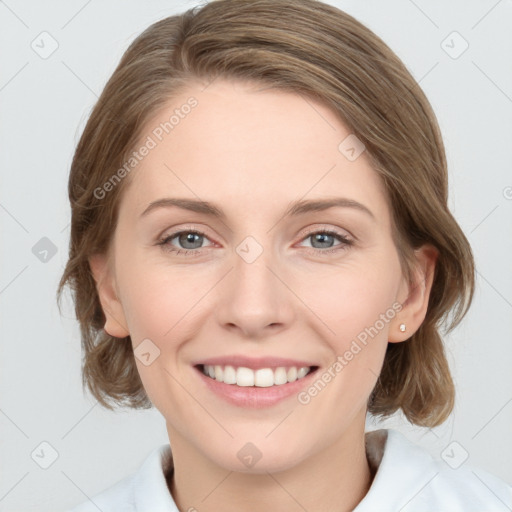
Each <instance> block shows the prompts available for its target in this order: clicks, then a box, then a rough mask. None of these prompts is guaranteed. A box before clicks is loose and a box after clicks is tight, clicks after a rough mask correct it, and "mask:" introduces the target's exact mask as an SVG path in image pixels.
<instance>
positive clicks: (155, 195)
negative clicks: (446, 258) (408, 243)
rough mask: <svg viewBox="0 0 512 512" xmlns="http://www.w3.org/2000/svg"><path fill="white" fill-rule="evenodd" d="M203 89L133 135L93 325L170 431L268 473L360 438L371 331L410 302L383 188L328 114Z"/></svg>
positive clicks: (244, 89)
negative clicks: (130, 165)
mask: <svg viewBox="0 0 512 512" xmlns="http://www.w3.org/2000/svg"><path fill="white" fill-rule="evenodd" d="M204 87H205V84H190V85H189V86H188V88H187V89H186V90H184V91H183V92H182V93H180V94H179V95H178V96H176V97H174V98H173V100H172V101H170V102H169V104H168V105H167V106H166V107H165V108H162V109H161V110H160V111H159V112H158V114H157V115H155V116H154V117H153V118H152V119H151V120H150V121H149V122H148V123H147V124H146V126H145V129H144V130H143V136H142V137H141V141H142V142H144V141H146V143H147V142H148V141H149V139H147V137H148V136H149V137H150V138H151V139H152V140H153V142H154V143H155V144H154V147H151V149H150V150H149V151H148V152H147V154H146V156H144V157H143V158H142V159H141V161H140V163H139V164H138V165H137V167H136V169H134V170H133V171H132V175H131V176H130V180H131V182H130V183H129V184H128V186H127V188H126V189H125V190H124V194H123V197H122V200H121V204H120V210H119V221H118V225H117V227H116V231H115V235H114V239H113V244H112V247H111V249H112V252H111V256H112V258H111V260H110V261H109V262H108V264H105V265H106V267H105V268H106V269H107V270H106V272H107V275H108V279H107V280H106V282H110V283H111V284H112V289H113V290H115V292H112V294H111V295H110V296H109V294H108V292H107V291H103V292H100V293H102V297H103V298H102V304H103V306H104V309H105V310H106V314H107V318H108V320H107V326H106V329H107V330H108V331H109V332H110V334H113V335H117V336H125V335H127V334H129V335H130V336H131V339H132V342H133V347H134V349H135V353H136V355H137V357H136V363H137V367H138V371H139V373H140V376H141V379H142V382H143V384H144V387H145V389H146V392H147V394H148V396H149V398H150V399H151V401H152V402H153V404H154V405H155V406H156V407H157V408H158V409H159V410H160V412H161V413H162V414H163V416H164V417H165V419H166V422H167V428H168V432H169V437H170V441H171V444H172V443H173V442H174V443H176V444H179V445H180V446H182V447H184V446H186V447H187V449H188V450H189V451H190V452H194V453H195V454H196V455H197V456H199V457H203V458H204V459H206V460H209V461H211V462H213V463H215V464H217V465H220V466H222V467H223V468H226V469H228V470H235V471H244V470H247V471H255V472H257V471H278V470H283V469H286V468H290V467H291V466H293V465H295V464H298V463H299V462H301V461H305V460H307V459H308V457H311V456H314V455H315V454H317V453H320V452H321V451H323V450H328V449H329V448H330V447H332V446H333V445H335V444H336V443H341V442H342V440H343V439H345V440H346V439H356V438H358V437H359V438H360V437H361V436H362V433H363V430H364V421H365V415H366V404H367V400H368V397H369V395H370V393H371V391H372V389H373V387H374V385H375V382H376V379H377V376H378V375H379V372H380V369H381V366H382V362H383V358H384V354H385V350H386V346H387V343H388V341H392V342H400V341H403V340H405V339H406V338H408V337H409V336H410V335H411V333H410V329H408V332H407V334H404V333H400V331H399V328H398V325H399V324H400V323H401V322H402V321H404V318H403V315H406V314H409V318H408V320H409V326H410V327H412V328H414V325H415V322H416V325H419V322H420V318H419V317H420V316H421V308H420V307H419V306H418V307H417V308H416V311H415V313H408V310H407V308H404V309H403V310H402V311H401V312H399V309H400V308H401V305H402V304H403V302H404V300H405V299H406V297H407V293H408V289H407V287H406V285H405V280H404V278H403V277H402V272H401V269H400V264H399V258H398V253H397V249H396V247H395V246H394V244H393V241H392V238H391V214H390V210H389V207H388V204H387V201H386V196H385V192H384V189H383V187H382V185H381V183H380V181H379V178H378V176H377V174H376V173H375V171H373V170H372V168H371V167H370V164H369V161H368V159H367V156H366V154H365V152H364V151H363V153H362V154H361V155H360V156H359V157H357V158H355V159H354V157H353V156H354V155H353V154H352V153H351V152H350V150H349V151H348V152H347V151H346V144H347V143H345V146H343V145H342V146H341V149H340V148H339V146H340V143H341V142H342V141H343V140H344V139H345V138H346V137H347V136H349V135H350V131H349V130H348V129H347V128H346V127H345V126H344V125H343V124H342V123H341V122H340V121H339V120H338V119H337V118H336V116H335V115H334V113H333V112H331V111H330V110H329V109H328V108H326V107H325V106H323V105H321V104H319V103H315V102H314V101H312V100H310V99H308V100H306V99H305V98H303V97H301V96H299V95H296V94H292V93H288V92H278V91H276V90H270V89H266V88H263V87H262V86H261V85H258V84H254V83H252V84H247V83H241V82H231V81H222V80H220V79H217V80H216V81H214V82H213V83H212V84H211V85H209V86H208V87H207V88H206V89H205V88H204ZM191 97H193V98H194V99H195V100H194V101H191V100H190V98H191ZM192 103H194V106H193V107H192V108H183V105H187V104H189V105H191V104H192ZM176 109H178V113H176ZM185 112H186V113H185ZM173 113H174V114H175V119H174V123H173V128H172V131H171V130H169V133H166V132H165V130H163V129H162V125H161V123H163V126H165V124H164V123H165V122H168V121H169V119H170V117H171V116H172V115H173ZM178 118H179V121H177V122H176V119H178ZM159 127H160V129H158V128H159ZM167 128H168V127H167ZM160 139H161V140H160ZM349 140H350V139H349ZM147 145H148V146H153V144H152V143H148V144H147ZM344 148H345V149H344ZM356 149H357V148H356ZM347 155H348V156H350V157H351V158H348V157H347ZM342 200H345V201H344V202H342ZM180 201H181V204H180ZM328 201H338V204H337V205H332V204H331V206H330V207H328V206H329V204H328V203H327V202H328ZM201 202H203V203H201ZM205 203H207V205H206V204H205ZM315 204H316V208H315V207H314V206H315ZM322 204H323V206H322V207H321V206H319V205H322ZM358 205H359V206H358ZM99 265H100V264H99V263H98V267H95V268H96V269H97V268H99ZM105 289H106V288H105ZM422 304H423V305H424V301H423V302H422ZM397 305H399V306H398V307H397ZM423 312H424V311H423ZM336 363H337V364H336ZM301 368H304V369H302V370H301ZM209 372H211V374H212V375H213V378H212V377H211V376H210V375H205V373H209ZM297 377H300V378H297ZM315 390H316V391H315ZM247 443H252V444H251V445H248V444H247ZM240 450H242V451H240ZM244 450H245V451H244ZM246 452H247V453H246ZM258 453H260V454H261V460H260V461H259V462H258V464H257V465H255V466H254V468H250V465H248V464H247V463H246V462H247V460H246V459H244V457H246V456H247V455H250V456H256V457H258V456H259V455H258ZM244 461H245V462H244ZM244 464H245V465H244Z"/></svg>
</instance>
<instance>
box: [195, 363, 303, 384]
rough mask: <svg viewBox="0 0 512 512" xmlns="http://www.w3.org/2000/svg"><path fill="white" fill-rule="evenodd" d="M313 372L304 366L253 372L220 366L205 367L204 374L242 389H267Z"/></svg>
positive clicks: (242, 368)
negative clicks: (252, 387)
mask: <svg viewBox="0 0 512 512" xmlns="http://www.w3.org/2000/svg"><path fill="white" fill-rule="evenodd" d="M310 371H311V367H309V366H304V367H302V368H297V367H296V366H291V367H289V368H285V367H282V366H281V367H279V368H260V369H258V370H252V369H251V368H245V367H244V366H240V367H238V368H235V367H233V366H229V365H228V366H219V365H215V366H213V365H203V373H204V374H205V375H206V376H208V377H211V378H212V379H215V380H217V381H219V382H224V384H234V385H236V386H241V387H251V386H256V387H259V388H267V387H270V386H281V385H283V384H287V383H288V382H294V381H296V380H298V379H302V378H303V377H305V376H306V375H307V374H308V373H309V372H310Z"/></svg>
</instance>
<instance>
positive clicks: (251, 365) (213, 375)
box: [193, 357, 319, 409]
mask: <svg viewBox="0 0 512 512" xmlns="http://www.w3.org/2000/svg"><path fill="white" fill-rule="evenodd" d="M228 363H229V364H228ZM193 367H194V370H195V373H196V375H197V376H198V377H199V379H200V380H201V381H202V383H203V385H204V386H205V387H204V389H205V391H206V392H207V393H212V394H213V395H212V396H216V397H219V398H221V399H222V400H223V401H224V402H227V403H229V404H230V405H234V406H236V407H243V408H245V409H262V408H269V407H272V406H274V405H277V404H278V403H280V402H282V401H285V400H289V399H293V398H294V397H295V398H297V397H298V394H299V393H300V392H301V390H303V389H304V388H305V387H306V386H308V385H311V382H312V379H313V378H314V375H315V373H316V372H317V371H318V369H319V366H315V365H310V366H308V365H307V363H306V362H305V361H293V360H289V359H274V358H272V359H258V360H254V359H247V358H244V357H235V358H229V361H226V359H224V358H223V360H220V358H219V359H210V360H208V361H204V362H202V363H200V364H194V365H193Z"/></svg>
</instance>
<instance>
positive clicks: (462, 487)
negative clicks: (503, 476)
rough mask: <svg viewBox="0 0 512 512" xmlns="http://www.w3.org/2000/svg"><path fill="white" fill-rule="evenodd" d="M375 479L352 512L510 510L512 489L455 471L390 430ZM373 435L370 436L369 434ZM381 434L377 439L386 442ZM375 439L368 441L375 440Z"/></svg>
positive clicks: (484, 475)
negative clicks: (377, 511)
mask: <svg viewBox="0 0 512 512" xmlns="http://www.w3.org/2000/svg"><path fill="white" fill-rule="evenodd" d="M385 432H387V439H386V436H384V449H383V451H382V458H381V460H380V463H379V465H378V468H377V473H376V475H375V478H374V480H373V483H372V486H371V487H370V490H369V492H368V494H367V495H366V497H365V498H364V499H363V501H361V503H360V504H359V506H358V507H357V508H356V509H355V511H354V512H369V511H373V510H379V511H382V512H384V511H388V510H389V511H391V510H393V511H396V510H400V511H401V512H430V511H432V510H436V512H444V511H446V512H459V511H460V512H463V511H464V512H470V511H475V512H477V511H482V510H485V511H486V512H492V511H496V512H498V511H504V510H511V509H512V486H510V485H508V484H507V483H505V482H504V481H502V480H500V479H499V478H497V477H496V476H494V475H492V474H490V473H488V472H486V471H483V470H480V469H477V468H475V467H472V466H470V465H467V464H463V465H461V466H460V467H458V468H457V469H453V468H452V467H450V466H449V465H448V464H447V463H446V462H444V461H443V460H437V459H434V458H433V457H432V456H431V455H430V454H429V453H428V452H427V451H426V450H425V449H424V448H421V447H420V446H417V445H415V444H414V443H412V442H411V441H409V440H408V439H407V438H406V437H405V436H404V435H403V434H402V433H400V432H398V431H396V430H392V429H390V430H387V431H385ZM370 434H371V433H370ZM382 434H383V432H382V431H379V433H378V434H377V433H376V435H375V436H373V437H374V438H375V439H376V441H375V442H374V443H372V441H371V440H370V442H368V436H367V444H370V447H371V446H372V444H377V445H378V440H379V439H380V440H381V442H382ZM371 437H372V436H370V439H371Z"/></svg>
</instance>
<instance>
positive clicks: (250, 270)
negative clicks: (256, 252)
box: [216, 251, 294, 339]
mask: <svg viewBox="0 0 512 512" xmlns="http://www.w3.org/2000/svg"><path fill="white" fill-rule="evenodd" d="M284 274H285V272H283V271H282V269H280V267H279V266H278V264H277V263H276V261H275V260H272V258H271V257H270V251H263V253H262V254H261V255H260V256H259V257H258V258H257V259H256V260H255V261H252V262H248V261H246V260H245V259H244V258H243V257H241V256H240V255H239V254H237V253H236V252H235V253H234V256H233V268H232V270H231V271H230V272H229V274H228V276H226V277H227V279H225V280H224V281H223V283H222V284H221V285H220V287H219V289H218V290H217V293H218V296H217V297H218V301H217V308H216V317H217V321H218V322H219V324H220V325H221V326H222V327H223V328H224V329H228V330H230V331H233V332H234V333H236V331H238V333H237V335H238V336H241V337H245V338H247V339H263V338H264V337H265V336H268V335H270V334H272V335H275V334H276V333H277V332H279V331H281V330H283V329H285V328H286V327H287V326H289V325H290V324H291V322H292V321H293V317H294V305H293V302H292V301H293V293H292V292H291V291H290V290H289V289H288V288H287V286H286V284H285V282H286V276H285V275H284Z"/></svg>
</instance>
